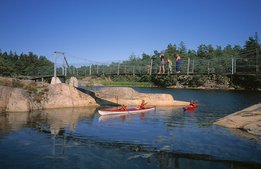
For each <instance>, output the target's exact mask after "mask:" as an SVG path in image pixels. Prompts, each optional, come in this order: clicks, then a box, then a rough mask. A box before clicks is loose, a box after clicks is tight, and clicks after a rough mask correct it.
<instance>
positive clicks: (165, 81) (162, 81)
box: [151, 76, 177, 87]
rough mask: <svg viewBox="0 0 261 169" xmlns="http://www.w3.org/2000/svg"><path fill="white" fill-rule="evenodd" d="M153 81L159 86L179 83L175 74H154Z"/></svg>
mask: <svg viewBox="0 0 261 169" xmlns="http://www.w3.org/2000/svg"><path fill="white" fill-rule="evenodd" d="M151 81H152V83H153V84H154V85H155V86H158V87H167V86H173V85H176V83H177V79H176V78H175V77H174V76H152V78H151Z"/></svg>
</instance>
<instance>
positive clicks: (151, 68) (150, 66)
mask: <svg viewBox="0 0 261 169" xmlns="http://www.w3.org/2000/svg"><path fill="white" fill-rule="evenodd" d="M152 62H153V60H152V59H150V76H151V73H152Z"/></svg>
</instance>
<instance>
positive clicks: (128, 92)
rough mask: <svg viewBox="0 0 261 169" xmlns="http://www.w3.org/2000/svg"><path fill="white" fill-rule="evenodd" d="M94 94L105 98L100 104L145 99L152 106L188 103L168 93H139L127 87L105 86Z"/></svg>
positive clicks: (127, 102)
mask: <svg viewBox="0 0 261 169" xmlns="http://www.w3.org/2000/svg"><path fill="white" fill-rule="evenodd" d="M95 95H96V97H97V98H99V99H100V100H105V101H104V103H101V104H105V103H115V104H121V105H122V104H125V105H139V104H140V103H141V100H145V101H146V102H147V103H148V105H154V106H184V105H188V104H189V103H188V102H185V101H178V100H174V98H173V97H172V95H170V94H148V93H139V92H137V91H135V90H134V89H132V88H129V87H106V88H102V89H100V90H98V91H97V92H95Z"/></svg>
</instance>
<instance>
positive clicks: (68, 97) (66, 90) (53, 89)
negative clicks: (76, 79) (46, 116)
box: [42, 83, 97, 109]
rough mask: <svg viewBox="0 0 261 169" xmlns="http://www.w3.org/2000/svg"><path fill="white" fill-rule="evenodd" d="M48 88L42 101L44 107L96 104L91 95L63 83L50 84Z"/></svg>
mask: <svg viewBox="0 0 261 169" xmlns="http://www.w3.org/2000/svg"><path fill="white" fill-rule="evenodd" d="M48 89H49V90H48V92H47V94H46V95H47V96H46V99H45V100H44V101H43V102H42V105H43V108H45V109H49V108H65V107H83V106H93V105H97V103H96V101H95V100H94V99H93V98H92V97H91V96H89V95H87V94H85V93H83V92H81V91H79V90H77V89H76V88H75V87H73V86H70V85H67V84H64V83H59V84H54V85H50V86H49V87H48Z"/></svg>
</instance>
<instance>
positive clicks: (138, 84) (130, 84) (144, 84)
mask: <svg viewBox="0 0 261 169" xmlns="http://www.w3.org/2000/svg"><path fill="white" fill-rule="evenodd" d="M102 85H104V86H128V87H152V86H153V85H152V83H150V82H102Z"/></svg>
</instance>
